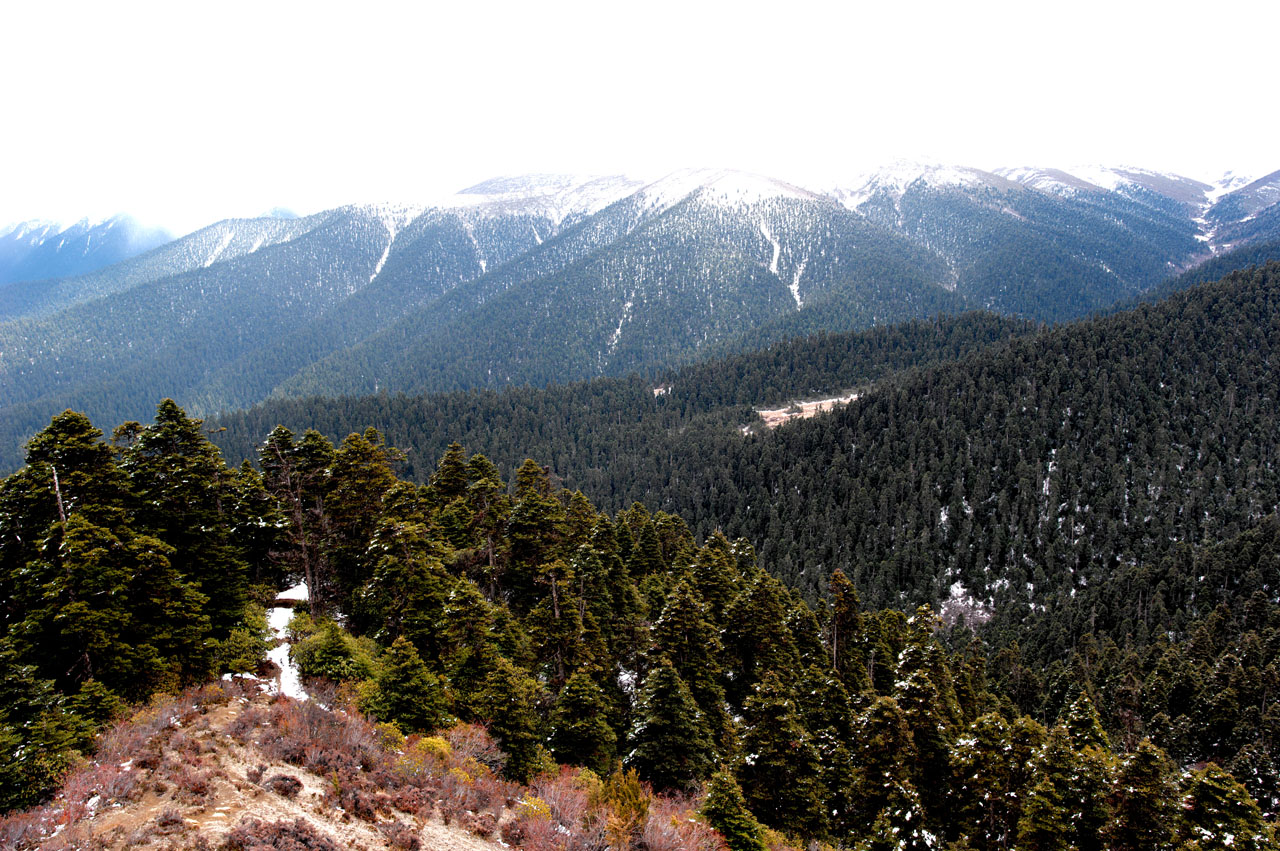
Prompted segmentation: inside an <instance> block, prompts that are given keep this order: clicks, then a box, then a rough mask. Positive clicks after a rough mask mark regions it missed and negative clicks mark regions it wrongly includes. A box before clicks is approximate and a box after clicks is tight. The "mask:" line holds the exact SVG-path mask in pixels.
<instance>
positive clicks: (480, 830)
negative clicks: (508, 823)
mask: <svg viewBox="0 0 1280 851" xmlns="http://www.w3.org/2000/svg"><path fill="white" fill-rule="evenodd" d="M459 823H460V824H461V826H462V828H463V829H464V830H466V831H467V832H469V833H474V834H475V835H476V836H479V837H480V838H481V839H490V838H492V836H493V832H494V831H495V830H497V829H498V816H497V814H496V813H492V812H483V813H464V814H463V817H462V819H461V820H460V822H459Z"/></svg>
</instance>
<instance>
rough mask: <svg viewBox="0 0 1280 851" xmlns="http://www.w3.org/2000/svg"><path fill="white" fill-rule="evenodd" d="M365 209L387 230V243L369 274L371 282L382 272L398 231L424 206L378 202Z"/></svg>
mask: <svg viewBox="0 0 1280 851" xmlns="http://www.w3.org/2000/svg"><path fill="white" fill-rule="evenodd" d="M367 209H368V211H369V212H370V213H371V214H372V215H374V216H376V217H377V218H378V220H379V221H381V222H382V226H383V227H384V228H386V230H387V245H386V247H385V248H383V249H382V256H381V257H379V258H378V262H377V263H376V264H375V265H374V267H373V274H372V275H370V276H369V283H371V284H372V283H373V280H374V278H376V277H378V275H380V274H381V273H382V267H383V266H385V265H386V263H387V258H388V257H390V256H391V246H392V245H394V244H395V241H396V236H397V235H398V234H399V233H400V231H402V230H404V227H405V225H407V224H409V223H410V222H412V221H413V220H414V219H416V218H417V217H418V216H420V215H422V213H423V211H424V210H425V209H426V208H425V207H417V206H409V205H394V204H378V205H374V206H371V207H369V208H367Z"/></svg>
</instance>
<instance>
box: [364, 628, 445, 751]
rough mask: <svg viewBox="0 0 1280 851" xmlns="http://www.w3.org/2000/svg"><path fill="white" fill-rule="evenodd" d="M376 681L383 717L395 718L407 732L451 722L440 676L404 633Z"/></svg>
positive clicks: (424, 730) (386, 655) (384, 657)
mask: <svg viewBox="0 0 1280 851" xmlns="http://www.w3.org/2000/svg"><path fill="white" fill-rule="evenodd" d="M376 681H377V684H378V696H377V700H376V706H375V709H376V711H377V714H378V716H379V717H381V718H382V719H384V720H387V721H394V722H395V723H396V724H397V725H398V726H399V727H400V729H401V730H403V731H405V732H406V733H409V732H414V733H429V732H432V731H434V730H436V729H439V728H440V727H442V726H444V725H445V724H446V723H447V719H448V711H447V710H448V701H447V697H446V694H445V690H444V687H443V685H442V684H441V682H440V678H439V677H437V676H436V675H435V674H433V673H431V671H430V670H429V669H428V668H427V663H426V662H424V661H422V657H421V656H419V655H418V651H417V648H415V647H414V646H413V643H412V642H411V641H409V640H408V639H406V638H405V637H404V636H400V637H398V638H397V639H396V640H395V641H394V642H393V643H392V644H391V646H390V647H389V648H387V652H386V654H385V655H384V656H383V658H382V660H381V669H380V670H379V672H378V676H377V678H376Z"/></svg>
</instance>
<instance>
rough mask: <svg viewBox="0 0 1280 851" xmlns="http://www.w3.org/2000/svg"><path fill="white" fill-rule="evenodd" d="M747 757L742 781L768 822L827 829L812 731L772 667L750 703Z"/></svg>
mask: <svg viewBox="0 0 1280 851" xmlns="http://www.w3.org/2000/svg"><path fill="white" fill-rule="evenodd" d="M744 715H745V716H746V726H745V732H744V733H743V737H742V751H743V753H744V757H743V759H742V765H741V767H740V768H739V769H738V781H739V782H740V783H741V784H742V792H743V794H744V795H745V796H746V799H747V805H748V806H749V807H750V808H751V811H752V812H754V813H755V814H756V815H757V817H759V818H760V820H761V821H763V822H764V823H765V824H767V825H769V826H771V827H775V828H777V829H779V830H783V831H786V832H789V833H792V834H795V835H796V836H802V837H809V838H822V837H825V836H826V835H827V832H828V827H829V823H828V820H827V807H826V803H827V798H828V794H827V790H826V788H824V787H823V785H822V766H821V763H820V762H819V758H818V751H817V749H816V748H815V747H814V744H813V740H812V737H811V736H810V735H809V731H808V730H806V729H805V728H804V724H803V723H802V721H801V717H800V712H799V711H798V710H797V708H796V706H795V702H794V701H793V700H792V697H791V693H790V691H789V690H788V689H787V688H786V687H785V686H783V684H782V681H781V680H780V679H779V678H778V675H777V674H776V673H773V672H772V671H770V672H769V673H767V674H765V675H764V679H763V680H761V682H760V684H759V685H758V686H757V687H756V689H755V692H754V693H753V694H752V695H751V697H750V698H748V700H747V703H746V706H745V707H744Z"/></svg>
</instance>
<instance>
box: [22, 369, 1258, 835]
mask: <svg viewBox="0 0 1280 851" xmlns="http://www.w3.org/2000/svg"><path fill="white" fill-rule="evenodd" d="M1006 345H1011V344H1006ZM27 461H28V463H27V466H26V467H24V468H23V469H22V470H21V471H19V472H18V473H16V474H14V475H13V476H11V477H9V478H8V479H6V480H5V481H4V482H3V484H0V521H2V522H3V528H4V529H5V535H4V537H3V539H2V540H0V547H3V549H2V550H0V559H2V562H0V564H2V566H3V572H2V573H0V579H2V580H3V581H4V582H5V584H6V588H5V591H6V594H5V600H6V603H7V606H6V610H5V612H4V620H3V633H0V653H2V654H3V657H4V660H5V666H6V672H5V673H6V676H5V678H4V683H5V686H6V692H5V694H4V704H3V706H0V712H2V713H3V715H2V716H0V718H2V721H3V726H2V727H0V744H3V752H2V753H3V755H2V757H0V758H2V759H3V763H2V768H0V770H3V772H4V775H5V781H6V782H5V783H4V784H2V785H0V789H3V790H4V795H5V801H4V803H5V804H6V806H10V807H11V806H15V805H18V806H20V805H23V804H26V803H30V802H32V801H35V800H38V799H39V798H40V796H41V795H42V794H43V793H44V792H45V790H47V789H48V788H49V786H50V785H51V784H52V783H55V782H56V780H57V778H58V776H59V774H60V771H61V769H62V768H63V767H64V766H65V765H66V764H67V762H68V761H69V760H70V759H72V758H73V754H74V752H75V751H77V750H83V749H86V748H90V747H92V738H91V734H92V731H93V730H94V728H95V727H96V726H97V725H98V724H100V723H102V722H103V721H105V720H107V719H109V718H111V717H113V716H115V715H117V714H118V713H119V711H120V708H121V705H122V702H123V701H136V700H141V699H145V698H146V697H148V696H149V695H151V694H154V693H156V692H157V691H160V690H164V689H172V688H175V687H177V686H180V685H182V684H183V683H185V682H189V681H198V680H200V679H202V678H205V677H208V676H210V675H211V674H216V673H218V672H220V671H235V670H241V669H243V667H244V666H246V665H248V664H252V663H253V662H254V661H255V660H256V659H257V658H259V657H260V655H261V652H262V639H263V628H262V626H263V625H262V617H261V610H260V608H259V603H260V602H261V600H262V599H263V598H264V596H270V595H271V594H273V593H274V590H275V589H278V588H280V587H282V586H283V584H284V583H285V582H287V581H290V580H291V579H296V578H300V577H305V579H306V580H307V581H308V583H309V585H310V587H311V589H312V592H313V593H312V595H311V601H310V610H309V611H308V612H306V613H303V614H300V615H297V616H295V618H294V622H293V624H292V625H291V632H292V633H293V634H294V636H295V639H296V643H295V644H294V648H293V656H294V659H295V661H296V662H297V664H298V666H299V668H300V669H301V671H302V673H303V674H304V675H306V676H308V677H316V678H327V679H330V680H334V681H341V682H346V683H349V684H350V686H349V689H348V694H351V695H353V697H352V699H353V700H354V701H355V703H356V705H357V706H358V707H359V708H360V709H361V710H362V711H364V712H367V713H369V714H371V715H373V716H374V717H376V718H378V719H380V720H382V721H385V722H390V723H393V724H395V725H397V727H399V728H400V729H402V730H404V731H406V732H411V731H430V730H432V729H434V728H436V727H439V726H441V725H444V724H448V723H451V721H452V719H455V718H456V719H461V720H467V721H479V722H482V723H485V724H487V725H488V727H489V731H490V733H491V734H492V735H493V736H495V738H496V739H497V741H498V742H499V744H500V745H501V747H502V749H503V751H504V753H505V759H504V763H503V765H504V771H505V772H506V774H507V775H508V776H509V777H511V778H514V779H517V780H527V779H529V778H530V777H532V776H533V775H535V774H537V773H539V772H543V771H547V770H553V769H554V767H555V764H556V762H557V761H558V762H561V763H572V764H576V765H585V766H588V767H590V768H592V769H593V770H594V771H596V772H597V773H600V774H602V775H610V774H613V773H615V772H617V771H620V770H633V771H636V772H638V774H639V776H640V777H641V778H643V779H644V780H646V781H647V782H648V783H650V784H652V786H653V787H654V788H655V789H657V790H682V789H693V788H696V787H698V786H700V784H703V783H706V782H708V781H710V783H709V787H708V797H707V799H706V804H705V806H704V808H703V813H704V817H705V818H706V819H708V821H709V823H711V824H712V825H713V826H716V827H717V828H718V829H720V830H722V832H723V833H724V834H725V835H726V836H728V837H729V840H730V843H729V844H730V847H731V848H735V849H737V848H753V849H754V848H763V847H764V834H763V832H762V830H763V828H762V826H761V825H763V826H767V827H768V828H771V829H773V830H775V831H780V832H782V833H783V834H785V835H788V836H790V837H792V839H793V840H795V841H800V842H803V841H806V840H820V841H826V842H831V843H834V844H838V845H841V846H845V847H857V848H866V849H871V848H880V847H904V848H943V847H950V848H955V849H959V848H981V849H987V848H990V849H997V848H1007V847H1017V848H1027V849H1031V848H1059V847H1068V846H1074V847H1077V848H1099V849H1101V848H1107V849H1131V848H1134V849H1136V848H1153V847H1154V848H1162V847H1179V848H1192V847H1195V848H1228V847H1230V848H1246V849H1253V848H1267V847H1270V843H1271V828H1270V826H1269V824H1268V823H1267V821H1266V820H1265V818H1264V813H1267V814H1269V813H1271V812H1272V811H1273V809H1274V807H1275V805H1276V800H1275V790H1276V788H1277V787H1276V783H1277V778H1276V774H1275V771H1274V762H1273V760H1272V757H1271V752H1270V750H1269V742H1270V740H1271V737H1270V730H1271V728H1272V725H1273V721H1272V717H1273V713H1272V710H1271V709H1270V701H1269V698H1268V694H1269V688H1268V683H1271V682H1272V681H1273V680H1274V679H1275V676H1276V670H1277V668H1276V665H1275V651H1274V647H1275V646H1276V644H1277V641H1276V636H1277V635H1278V634H1280V633H1278V632H1277V629H1280V606H1277V605H1276V603H1275V601H1274V596H1273V595H1272V594H1270V593H1268V592H1266V591H1265V590H1263V589H1265V588H1274V587H1275V583H1276V581H1277V577H1276V575H1275V574H1276V571H1277V570H1278V569H1280V551H1278V549H1277V548H1278V547H1280V528H1278V527H1277V524H1276V521H1275V519H1274V518H1269V519H1264V520H1260V521H1259V522H1257V523H1255V524H1252V525H1251V526H1250V528H1249V529H1247V530H1246V531H1244V532H1243V533H1242V534H1241V535H1240V536H1238V537H1236V538H1234V539H1232V540H1230V541H1227V542H1225V543H1224V544H1222V545H1221V546H1218V547H1210V548H1187V549H1186V550H1185V551H1181V550H1180V551H1179V556H1178V557H1177V558H1174V559H1172V560H1167V561H1164V562H1161V563H1159V564H1158V565H1148V564H1147V563H1145V562H1140V563H1139V564H1137V565H1136V571H1135V573H1134V575H1133V576H1132V577H1131V579H1130V585H1131V592H1132V593H1135V594H1142V593H1144V591H1150V592H1152V593H1158V589H1160V588H1161V587H1166V586H1167V587H1171V588H1172V587H1175V586H1177V585H1178V583H1190V584H1191V585H1192V586H1194V587H1195V588H1197V589H1209V590H1207V591H1206V592H1205V593H1207V594H1209V596H1210V597H1211V599H1207V600H1204V601H1203V602H1204V605H1205V606H1206V607H1208V608H1206V609H1205V610H1204V611H1203V612H1200V613H1197V611H1196V609H1194V608H1188V607H1182V608H1180V611H1182V612H1185V618H1187V620H1185V621H1184V623H1183V626H1184V627H1185V630H1184V631H1185V636H1176V635H1174V634H1172V633H1162V634H1161V635H1160V636H1159V637H1158V638H1152V639H1151V640H1150V641H1148V642H1147V643H1146V644H1145V645H1135V644H1131V643H1126V645H1125V646H1124V647H1118V646H1117V645H1116V644H1115V642H1114V641H1113V640H1112V639H1111V637H1110V636H1108V635H1106V634H1101V635H1095V634H1093V633H1090V632H1084V631H1080V632H1079V634H1077V635H1076V636H1075V637H1074V642H1075V650H1074V652H1073V653H1072V655H1071V657H1070V664H1069V665H1067V666H1065V667H1062V668H1061V669H1060V670H1058V671H1056V672H1051V673H1054V674H1055V675H1054V676H1053V677H1052V678H1049V677H1046V676H1045V673H1044V671H1043V670H1042V669H1040V668H1039V667H1036V666H1033V665H1030V664H1029V663H1028V657H1027V656H1025V655H1023V654H1021V653H1020V652H1019V650H1018V648H1017V646H1016V645H1008V646H1005V647H1003V648H1001V649H1000V650H999V651H998V652H993V651H994V648H990V647H989V646H988V645H986V644H985V643H984V639H983V638H982V631H981V630H979V631H978V633H977V634H975V633H974V632H973V630H972V629H970V628H969V627H968V626H965V625H964V624H962V623H961V622H960V621H959V620H958V619H955V618H945V617H939V615H938V614H937V613H935V612H934V611H933V610H931V609H929V608H928V607H914V606H913V607H908V608H905V609H900V608H890V607H878V606H867V605H864V603H863V602H862V601H861V600H862V598H861V595H860V594H859V592H858V590H857V589H856V588H855V586H854V584H853V583H852V582H851V581H850V579H849V578H847V577H846V574H845V572H844V571H836V572H834V573H833V574H832V575H831V576H830V579H829V582H828V583H827V588H828V591H829V595H828V598H827V599H825V600H823V601H822V602H820V603H818V604H816V605H812V606H811V605H810V604H808V603H806V602H805V601H804V600H803V599H802V598H801V596H800V595H799V594H797V593H795V592H793V591H791V590H789V589H788V588H787V587H786V586H785V585H784V584H782V583H781V582H779V581H778V579H777V578H775V577H774V576H772V575H770V573H769V571H768V570H767V569H766V568H767V567H768V566H769V565H768V564H767V562H765V563H762V562H761V561H760V560H759V559H758V558H757V556H756V553H755V551H754V548H753V547H752V546H751V544H750V543H748V542H746V541H744V540H740V539H739V540H731V539H730V538H729V537H726V536H725V535H723V534H719V533H712V534H710V535H707V536H695V535H694V534H693V532H692V531H691V530H690V528H689V527H688V525H687V524H686V523H685V522H684V521H683V520H682V519H680V518H679V517H678V516H675V515H673V514H669V513H666V512H663V511H653V510H650V509H648V508H646V507H645V506H643V505H640V504H635V505H632V506H630V507H628V508H627V509H626V510H623V511H620V512H607V513H601V512H599V511H598V510H597V509H596V508H595V507H594V506H593V505H592V503H591V502H590V501H589V500H588V499H587V498H586V497H584V496H583V495H582V494H581V493H580V492H578V491H570V490H567V489H564V488H561V487H559V486H557V484H556V482H555V479H554V478H553V477H552V475H551V474H550V472H549V471H548V469H547V468H545V467H543V466H540V465H539V464H538V463H536V462H534V461H531V460H526V461H525V462H523V463H522V464H520V465H519V467H518V468H517V469H516V470H515V471H514V473H513V474H512V475H511V479H510V481H509V482H504V481H503V479H502V477H501V476H500V474H499V472H498V470H497V468H496V467H495V466H494V465H493V464H492V463H491V462H490V461H488V460H487V459H486V458H485V457H484V456H482V455H469V454H468V453H467V452H466V450H464V449H463V447H462V446H460V445H458V444H453V445H451V446H449V447H448V448H447V449H446V451H445V452H444V453H443V455H442V456H441V457H440V458H439V460H438V461H437V462H436V464H435V465H434V468H433V470H432V471H431V473H430V475H429V476H428V477H427V481H426V483H425V484H421V485H419V484H413V483H411V482H408V481H405V480H403V479H401V478H400V477H399V476H398V475H397V469H396V468H397V465H398V464H399V453H398V452H397V451H396V450H394V449H393V448H391V447H389V446H388V445H387V444H386V442H385V441H384V439H383V437H382V435H381V434H379V433H378V432H377V431H375V430H373V429H367V430H365V431H364V432H362V433H352V434H350V435H348V436H347V437H346V438H345V439H344V440H343V441H342V442H341V443H340V444H339V445H338V446H336V447H335V446H334V444H333V443H331V442H330V441H328V440H327V439H326V438H324V437H323V436H322V435H320V434H319V433H317V432H315V431H308V432H306V433H303V434H300V435H299V434H295V433H293V432H291V431H289V430H288V429H286V428H284V427H278V428H275V429H273V430H272V431H271V433H270V434H269V435H268V437H267V439H266V440H265V442H264V443H263V444H262V446H261V447H260V450H259V453H258V462H259V464H258V469H255V468H253V467H251V466H248V465H244V466H241V467H239V468H231V467H228V466H226V465H225V464H224V463H223V462H222V460H221V458H220V457H219V455H218V452H217V450H216V449H215V448H214V447H213V446H212V444H210V443H209V442H208V440H207V439H206V438H205V436H204V433H203V424H202V423H201V422H200V421H199V420H193V419H191V418H189V417H187V416H186V415H185V414H184V413H183V411H182V410H181V409H180V408H178V406H176V405H175V404H174V403H172V402H170V401H166V402H164V403H162V404H161V405H160V407H159V409H158V412H157V416H156V419H155V422H154V423H152V424H150V425H146V426H143V425H140V424H137V423H126V424H124V425H122V426H120V427H119V428H117V429H116V430H115V432H114V434H113V437H112V439H111V441H110V442H109V443H108V442H107V441H106V440H105V439H104V437H103V435H102V434H101V432H99V431H98V430H97V429H96V428H94V427H93V425H92V424H91V423H90V422H89V421H88V420H87V419H86V418H85V417H83V416H81V415H78V414H75V413H72V412H67V413H65V414H62V415H59V416H58V417H56V418H55V419H54V421H53V422H52V423H51V424H50V426H49V427H48V428H47V429H45V430H44V431H42V432H41V433H40V434H39V435H37V436H36V437H35V438H34V439H33V440H32V441H31V443H30V445H29V449H28V458H27ZM1197 574H1200V575H1203V576H1205V577H1206V580H1199V579H1198V578H1193V577H1197ZM1154 605H1155V603H1154V602H1152V606H1154ZM973 625H975V626H976V622H974V623H973ZM1069 626H1070V627H1071V628H1078V626H1079V625H1077V624H1070V625H1069ZM1028 704H1032V707H1031V708H1030V709H1029V708H1028ZM1189 710H1194V711H1193V712H1192V711H1189ZM1174 713H1177V714H1176V715H1175V714H1174ZM717 772H718V773H717ZM713 775H714V778H713ZM1260 803H1261V805H1260ZM1227 837H1230V838H1229V839H1228V838H1227ZM886 843H887V844H886Z"/></svg>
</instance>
